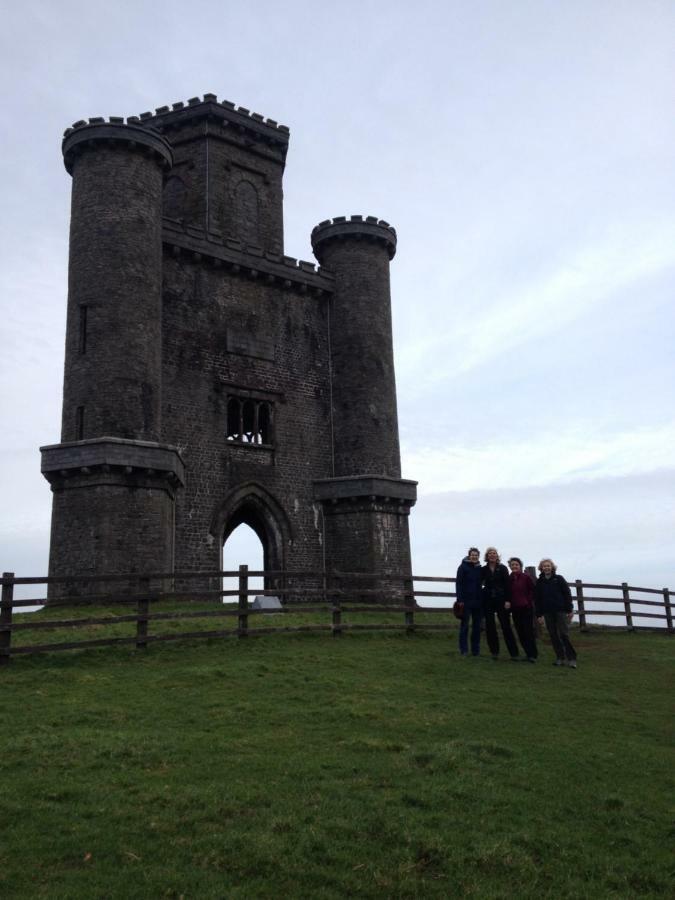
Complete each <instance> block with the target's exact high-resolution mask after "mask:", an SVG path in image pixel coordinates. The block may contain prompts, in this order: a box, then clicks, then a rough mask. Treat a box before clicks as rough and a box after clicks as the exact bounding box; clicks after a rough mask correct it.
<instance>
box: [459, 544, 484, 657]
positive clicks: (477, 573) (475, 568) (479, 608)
mask: <svg viewBox="0 0 675 900" xmlns="http://www.w3.org/2000/svg"><path fill="white" fill-rule="evenodd" d="M482 588H483V579H482V574H481V564H480V550H478V549H477V548H476V547H470V548H469V552H468V553H467V555H466V556H465V557H464V559H463V560H462V562H461V564H460V567H459V569H457V582H456V589H457V599H458V600H459V601H460V602H461V603H463V604H464V614H463V616H462V623H461V625H460V626H459V652H460V653H461V654H462V656H468V655H469V642H468V637H469V622H471V655H472V656H478V655H479V654H480V624H481V619H482V617H483V603H482V600H483V591H482Z"/></svg>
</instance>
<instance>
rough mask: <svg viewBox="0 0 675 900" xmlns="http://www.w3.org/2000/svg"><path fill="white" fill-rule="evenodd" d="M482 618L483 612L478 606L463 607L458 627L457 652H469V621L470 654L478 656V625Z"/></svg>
mask: <svg viewBox="0 0 675 900" xmlns="http://www.w3.org/2000/svg"><path fill="white" fill-rule="evenodd" d="M482 618H483V610H482V609H481V608H480V606H474V607H471V606H465V607H464V615H463V616H462V622H461V624H460V626H459V652H460V653H468V652H469V641H468V638H469V621H470V622H471V653H472V654H473V655H474V656H478V654H479V653H480V623H481V619H482Z"/></svg>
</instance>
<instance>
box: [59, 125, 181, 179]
mask: <svg viewBox="0 0 675 900" xmlns="http://www.w3.org/2000/svg"><path fill="white" fill-rule="evenodd" d="M96 141H101V142H104V143H106V144H110V143H116V142H123V143H124V144H125V145H126V147H127V148H128V149H130V150H142V151H144V152H150V153H152V154H153V155H154V156H155V157H156V159H157V161H158V162H159V164H160V165H161V166H162V168H164V169H170V168H171V166H172V165H173V152H172V150H171V146H170V145H169V143H168V141H167V140H166V138H164V137H163V136H162V135H161V134H160V133H159V132H158V131H156V130H155V129H154V128H142V127H140V126H139V125H135V124H125V123H124V120H123V119H120V118H118V117H116V116H112V117H111V118H110V119H109V120H108V122H106V120H105V119H102V118H94V119H89V121H88V122H85V121H84V120H82V121H81V122H75V124H74V125H73V127H72V128H68V129H66V132H65V134H64V137H63V143H62V145H61V150H62V152H63V162H64V165H65V167H66V169H67V171H68V172H69V173H70V174H71V175H72V172H73V165H74V162H75V159H76V157H77V156H78V155H79V154H80V153H82V152H83V151H84V150H85V149H86V148H88V147H91V146H92V144H93V143H94V142H96Z"/></svg>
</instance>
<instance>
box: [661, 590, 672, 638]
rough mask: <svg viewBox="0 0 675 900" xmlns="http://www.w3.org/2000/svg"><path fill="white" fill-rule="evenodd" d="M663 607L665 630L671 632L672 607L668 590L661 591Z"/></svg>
mask: <svg viewBox="0 0 675 900" xmlns="http://www.w3.org/2000/svg"><path fill="white" fill-rule="evenodd" d="M663 605H664V607H665V609H666V628H667V629H668V631H670V632H671V634H672V631H673V607H672V604H671V602H670V591H669V590H668V588H664V589H663Z"/></svg>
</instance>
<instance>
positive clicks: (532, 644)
mask: <svg viewBox="0 0 675 900" xmlns="http://www.w3.org/2000/svg"><path fill="white" fill-rule="evenodd" d="M509 568H510V569H511V574H510V575H509V581H510V583H511V600H510V603H505V604H504V606H505V608H506V609H508V608H509V607H510V609H511V615H512V616H513V624H514V625H515V626H516V634H517V635H518V640H519V641H520V643H521V645H522V648H523V650H524V651H525V656H526V657H527V661H528V662H531V663H533V662H536V661H537V656H538V653H537V640H536V638H535V636H534V582H533V581H532V579H531V578H530V576H529V575H528V574H527V572H523V561H522V559H518V557H517V556H512V557H511V559H510V560H509Z"/></svg>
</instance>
